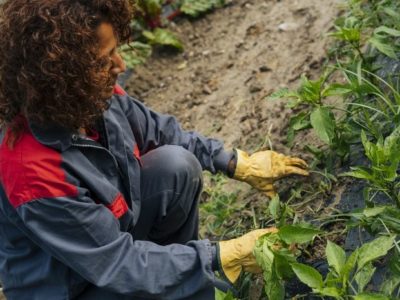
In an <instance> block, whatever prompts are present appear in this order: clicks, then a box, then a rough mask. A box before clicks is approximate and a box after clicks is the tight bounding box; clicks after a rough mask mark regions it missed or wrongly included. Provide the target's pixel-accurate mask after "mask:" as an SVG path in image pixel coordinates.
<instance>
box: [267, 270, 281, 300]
mask: <svg viewBox="0 0 400 300" xmlns="http://www.w3.org/2000/svg"><path fill="white" fill-rule="evenodd" d="M264 282H265V287H264V290H265V293H266V294H267V296H268V299H271V300H284V299H285V287H284V285H283V282H282V281H281V280H280V279H279V278H278V277H277V276H276V274H275V272H274V271H273V272H272V273H271V274H266V273H265V272H264Z"/></svg>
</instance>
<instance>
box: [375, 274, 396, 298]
mask: <svg viewBox="0 0 400 300" xmlns="http://www.w3.org/2000/svg"><path fill="white" fill-rule="evenodd" d="M399 285H400V276H391V277H390V278H387V279H386V280H384V281H383V283H382V286H381V288H380V291H382V292H383V293H385V295H387V296H391V295H392V294H393V292H394V291H395V290H396V288H397V287H398V286H399Z"/></svg>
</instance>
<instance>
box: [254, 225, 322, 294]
mask: <svg viewBox="0 0 400 300" xmlns="http://www.w3.org/2000/svg"><path fill="white" fill-rule="evenodd" d="M320 233H321V231H319V230H317V229H314V228H311V227H305V226H300V225H285V226H282V227H281V228H279V232H277V233H268V234H266V235H264V236H263V237H261V238H260V239H259V240H258V241H257V243H256V247H255V249H254V255H255V257H256V260H257V263H258V265H259V266H261V268H262V270H263V277H264V284H265V288H264V290H265V293H266V295H267V296H268V299H270V300H281V299H284V296H285V288H284V281H285V280H288V279H290V278H291V277H293V275H294V273H293V270H292V267H291V265H292V264H293V263H295V262H296V261H297V260H296V259H297V257H298V256H300V254H301V252H300V251H299V250H298V249H297V245H302V244H305V243H309V242H310V241H312V240H313V239H314V237H315V236H316V235H318V234H320Z"/></svg>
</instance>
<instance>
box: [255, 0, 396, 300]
mask: <svg viewBox="0 0 400 300" xmlns="http://www.w3.org/2000/svg"><path fill="white" fill-rule="evenodd" d="M345 9H346V11H344V12H343V14H342V15H341V17H340V18H339V19H338V20H337V21H336V22H335V26H334V30H333V31H332V32H330V33H329V34H328V35H329V36H330V38H332V39H333V40H334V46H333V47H332V48H331V50H330V52H329V53H328V55H329V57H328V59H327V61H326V65H325V66H324V71H323V74H322V75H321V76H320V77H315V76H310V75H305V74H304V75H302V76H301V78H300V84H299V87H298V88H297V89H295V90H289V89H282V90H280V91H277V92H276V93H274V94H272V95H271V96H270V97H269V99H285V100H287V107H289V108H290V109H292V110H293V115H292V117H291V119H290V120H289V123H288V137H287V140H288V145H289V146H292V145H293V144H294V141H295V140H296V139H295V138H296V134H297V133H298V132H300V131H305V130H311V131H312V132H313V133H314V134H315V136H316V137H317V138H318V139H319V142H318V144H317V145H315V146H314V145H307V146H306V147H305V148H306V149H307V150H308V151H309V152H311V153H312V154H313V155H314V158H315V160H314V163H313V164H312V165H311V168H313V169H314V172H316V173H327V172H328V173H331V174H333V175H334V176H338V175H341V176H340V177H339V179H340V180H341V179H342V178H343V177H344V176H345V177H349V176H350V177H353V178H355V179H356V180H362V181H364V183H365V189H364V194H363V196H364V200H365V208H363V209H362V210H358V211H354V212H349V213H346V214H338V215H340V216H343V217H345V218H349V219H348V222H347V224H346V225H347V227H346V228H347V229H351V228H354V227H363V228H365V229H366V230H367V231H368V232H369V233H370V234H372V235H373V236H374V237H375V239H374V240H372V241H370V242H368V243H365V244H362V245H360V246H359V247H358V248H357V249H356V250H354V251H353V252H351V253H346V252H345V251H344V249H342V248H341V247H340V246H339V245H336V244H334V243H333V242H330V241H328V242H327V246H326V249H325V253H326V258H327V261H328V265H329V267H330V269H329V273H328V274H327V275H326V276H323V275H321V274H320V273H319V272H318V270H316V269H314V268H313V267H311V266H308V265H304V264H301V263H299V262H297V257H298V255H299V254H298V253H296V252H291V251H289V250H290V244H288V243H286V242H285V241H284V240H282V239H281V237H279V235H277V234H276V235H275V236H272V235H270V236H265V237H263V238H262V240H260V241H259V242H258V243H257V247H256V249H255V255H256V257H257V261H258V262H259V263H260V265H261V266H262V268H263V271H264V279H265V286H266V294H267V296H268V299H270V300H275V299H283V297H284V288H283V287H284V281H285V280H287V279H288V278H290V276H293V275H295V276H296V277H298V278H299V279H300V280H301V281H302V282H303V283H304V284H306V285H308V286H309V287H310V288H311V289H312V291H313V293H315V294H317V295H318V296H320V297H322V298H324V297H327V298H330V299H331V298H334V299H343V300H347V299H356V300H364V299H366V300H369V299H378V300H379V299H398V296H399V285H400V266H399V263H398V261H400V260H399V253H400V247H399V245H398V243H397V241H396V235H397V234H399V233H400V221H399V220H400V180H399V176H398V170H399V167H400V93H399V85H400V81H399V75H398V74H392V75H393V76H390V75H389V76H386V77H385V78H382V77H383V76H384V75H377V74H382V73H380V72H379V71H380V68H381V66H379V65H378V62H380V61H382V60H386V59H392V61H393V60H395V61H396V62H398V60H399V53H400V1H395V0H347V1H346V8H345ZM378 58H379V59H378ZM382 58H384V59H382ZM354 147H355V148H354ZM353 149H363V150H364V156H363V159H362V162H363V163H362V165H353V166H351V168H350V170H349V172H345V173H343V172H344V169H343V167H347V170H348V164H349V161H348V157H349V156H350V155H354V150H353ZM356 151H357V150H356ZM360 156H362V155H360ZM339 163H340V164H341V166H340V165H339ZM360 164H361V163H360ZM317 167H318V168H323V169H324V170H323V171H319V170H318V169H317ZM338 184H340V182H339V183H338ZM382 195H383V196H385V197H384V198H385V199H386V200H385V201H386V202H384V203H382ZM378 197H379V198H380V200H379V201H375V200H376V199H377V198H378ZM275 206H276V207H280V206H279V205H276V204H275ZM270 207H271V206H270ZM290 210H291V208H290V207H289V211H290ZM294 213H295V212H294ZM275 220H276V222H277V224H278V225H279V226H278V227H280V228H285V226H288V225H287V224H286V222H282V218H281V219H280V220H279V219H277V218H275ZM300 245H301V243H300ZM300 247H301V246H300ZM393 248H394V249H393ZM282 249H283V250H282ZM280 251H283V254H281V252H280ZM389 251H390V256H391V257H392V259H390V261H389V263H385V265H386V266H388V270H387V274H386V276H387V277H386V278H385V280H384V283H383V284H382V286H380V287H376V286H375V287H374V290H371V287H370V286H369V283H370V282H371V279H372V277H373V276H374V274H375V272H376V270H377V267H376V263H377V260H379V259H381V258H382V257H386V258H385V259H386V261H387V258H388V253H389ZM277 257H278V259H277ZM282 260H283V261H284V263H282ZM281 266H285V267H284V268H283V269H284V271H285V272H284V271H283V270H282V269H281ZM288 270H289V271H288Z"/></svg>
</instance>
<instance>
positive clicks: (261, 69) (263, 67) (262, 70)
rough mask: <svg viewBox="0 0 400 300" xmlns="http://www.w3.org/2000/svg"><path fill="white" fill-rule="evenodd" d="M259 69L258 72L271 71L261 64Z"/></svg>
mask: <svg viewBox="0 0 400 300" xmlns="http://www.w3.org/2000/svg"><path fill="white" fill-rule="evenodd" d="M259 70H260V72H271V71H272V69H271V68H270V67H268V66H261V67H260V68H259Z"/></svg>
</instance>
